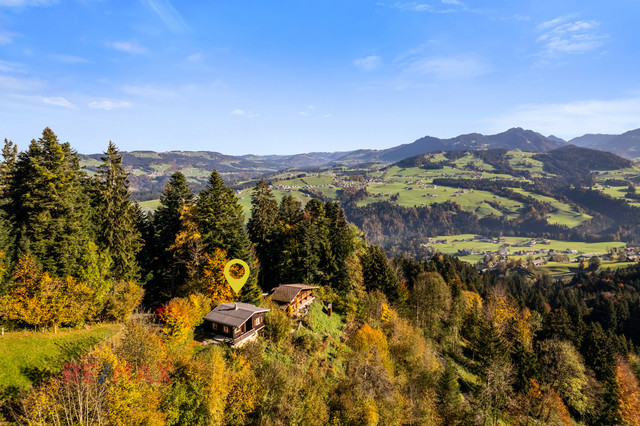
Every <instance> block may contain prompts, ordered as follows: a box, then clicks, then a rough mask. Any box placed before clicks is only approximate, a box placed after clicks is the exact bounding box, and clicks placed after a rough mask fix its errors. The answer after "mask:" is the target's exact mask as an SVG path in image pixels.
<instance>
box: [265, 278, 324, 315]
mask: <svg viewBox="0 0 640 426" xmlns="http://www.w3.org/2000/svg"><path fill="white" fill-rule="evenodd" d="M316 288H318V287H317V286H312V285H306V284H282V285H280V286H278V287H276V288H274V289H273V290H272V293H271V300H273V301H274V302H275V303H277V304H278V305H280V309H282V310H289V312H290V313H292V314H297V313H300V311H302V310H303V309H305V308H306V307H307V306H309V305H310V304H311V303H312V302H313V301H314V300H315V297H313V290H314V289H316Z"/></svg>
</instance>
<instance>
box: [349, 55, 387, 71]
mask: <svg viewBox="0 0 640 426" xmlns="http://www.w3.org/2000/svg"><path fill="white" fill-rule="evenodd" d="M353 65H355V67H356V68H358V69H360V70H362V71H373V70H375V69H378V68H380V67H381V66H382V58H380V56H376V55H370V56H366V57H364V58H358V59H356V60H354V61H353Z"/></svg>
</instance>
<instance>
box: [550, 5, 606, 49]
mask: <svg viewBox="0 0 640 426" xmlns="http://www.w3.org/2000/svg"><path fill="white" fill-rule="evenodd" d="M599 25H600V23H599V22H597V21H594V20H591V21H579V20H577V21H576V20H572V17H571V16H570V15H567V16H561V17H558V18H555V19H552V20H550V21H547V22H543V23H542V24H540V25H538V30H540V31H543V32H544V33H543V34H542V35H540V36H539V37H538V42H539V43H541V44H542V46H543V52H542V53H543V55H545V56H557V55H559V54H572V53H574V54H575V53H585V52H588V51H591V50H594V49H597V48H599V47H600V46H602V45H603V44H604V41H605V40H606V39H607V38H608V36H607V35H606V34H601V33H600V32H598V26H599Z"/></svg>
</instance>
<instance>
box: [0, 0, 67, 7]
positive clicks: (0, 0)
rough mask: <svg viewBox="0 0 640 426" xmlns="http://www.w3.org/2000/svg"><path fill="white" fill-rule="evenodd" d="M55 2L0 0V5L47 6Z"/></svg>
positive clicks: (49, 0)
mask: <svg viewBox="0 0 640 426" xmlns="http://www.w3.org/2000/svg"><path fill="white" fill-rule="evenodd" d="M55 3H57V1H56V0H0V7H26V6H47V5H50V4H55Z"/></svg>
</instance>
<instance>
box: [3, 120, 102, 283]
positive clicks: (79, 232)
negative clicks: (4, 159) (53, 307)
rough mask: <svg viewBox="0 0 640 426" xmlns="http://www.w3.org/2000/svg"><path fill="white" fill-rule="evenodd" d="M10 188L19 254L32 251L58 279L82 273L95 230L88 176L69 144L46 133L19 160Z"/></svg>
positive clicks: (9, 194) (8, 191) (9, 213)
mask: <svg viewBox="0 0 640 426" xmlns="http://www.w3.org/2000/svg"><path fill="white" fill-rule="evenodd" d="M10 151H11V149H10ZM14 153H15V151H14ZM10 155H14V154H10ZM7 186H8V187H7V188H6V191H5V192H6V194H7V197H8V199H9V203H8V204H7V206H6V210H7V213H8V216H9V217H8V219H9V220H10V221H11V222H12V223H13V224H14V226H15V229H16V244H17V246H18V252H19V253H17V254H16V255H18V256H19V255H20V254H22V253H24V252H30V253H31V254H32V255H33V256H34V257H35V258H36V259H37V260H38V262H39V263H40V264H42V265H43V267H44V268H45V270H47V271H49V272H50V273H52V274H55V275H60V276H62V275H75V274H77V272H78V270H79V267H80V265H81V262H82V258H83V256H84V253H85V251H86V248H87V246H88V242H89V241H90V240H91V239H92V232H91V231H92V225H91V222H90V215H89V211H90V206H89V198H88V196H87V192H88V191H87V188H88V183H87V176H86V174H85V173H84V172H83V171H82V170H81V169H80V160H79V158H78V155H77V154H76V152H75V151H74V150H72V149H71V146H70V145H69V143H60V142H59V141H58V137H57V136H56V135H55V134H54V133H53V131H52V130H51V129H49V128H46V129H44V131H43V132H42V137H41V138H40V139H38V140H35V139H34V140H32V141H31V144H30V145H29V148H28V149H27V150H26V151H24V152H21V153H20V154H19V155H18V158H17V161H16V163H15V167H14V168H13V173H11V174H10V176H9V179H8V185H7Z"/></svg>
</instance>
